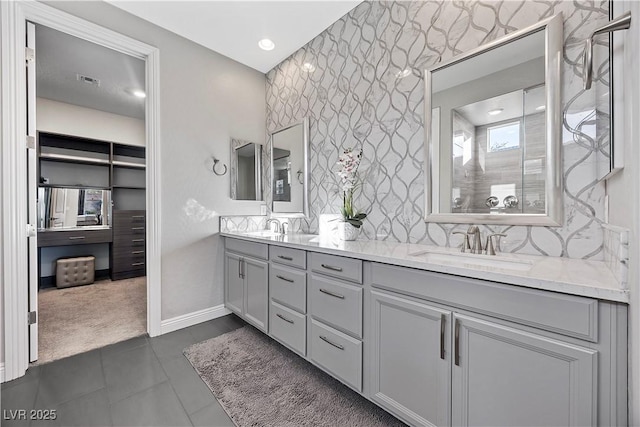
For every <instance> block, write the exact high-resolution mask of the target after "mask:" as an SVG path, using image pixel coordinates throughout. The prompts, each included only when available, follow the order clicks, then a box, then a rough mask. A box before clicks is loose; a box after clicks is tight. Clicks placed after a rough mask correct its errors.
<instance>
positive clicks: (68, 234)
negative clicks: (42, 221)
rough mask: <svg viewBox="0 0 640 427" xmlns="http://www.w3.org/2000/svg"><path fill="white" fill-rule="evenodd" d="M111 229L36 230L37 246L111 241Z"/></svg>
mask: <svg viewBox="0 0 640 427" xmlns="http://www.w3.org/2000/svg"><path fill="white" fill-rule="evenodd" d="M111 240H112V237H111V229H110V228H105V229H104V230H73V231H40V232H38V247H39V248H44V247H47V246H67V245H86V244H90V243H109V242H111Z"/></svg>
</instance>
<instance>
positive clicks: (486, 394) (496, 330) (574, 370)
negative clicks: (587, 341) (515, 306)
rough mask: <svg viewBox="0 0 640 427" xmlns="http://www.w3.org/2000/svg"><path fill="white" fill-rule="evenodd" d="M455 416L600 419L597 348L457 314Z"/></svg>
mask: <svg viewBox="0 0 640 427" xmlns="http://www.w3.org/2000/svg"><path fill="white" fill-rule="evenodd" d="M452 378H453V400H452V406H453V411H452V417H453V424H454V425H461V426H488V425H491V426H525V425H528V426H530V425H535V426H556V427H557V426H591V425H595V424H596V423H597V418H596V399H597V389H596V385H597V384H596V381H597V352H596V351H594V350H592V349H588V348H582V347H578V346H575V345H571V344H567V343H564V342H561V341H556V340H553V339H550V338H547V337H543V336H540V335H535V334H531V333H528V332H524V331H520V330H517V329H512V328H509V327H506V326H502V325H498V324H494V323H491V322H486V321H483V320H479V319H475V318H472V317H467V316H463V315H457V314H456V315H455V316H454V366H453V375H452Z"/></svg>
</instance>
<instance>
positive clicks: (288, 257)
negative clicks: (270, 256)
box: [278, 255, 293, 261]
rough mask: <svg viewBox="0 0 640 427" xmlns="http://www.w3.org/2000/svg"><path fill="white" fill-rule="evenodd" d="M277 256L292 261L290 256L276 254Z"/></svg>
mask: <svg viewBox="0 0 640 427" xmlns="http://www.w3.org/2000/svg"><path fill="white" fill-rule="evenodd" d="M278 258H282V259H283V260H285V261H293V258H291V257H290V256H284V255H278Z"/></svg>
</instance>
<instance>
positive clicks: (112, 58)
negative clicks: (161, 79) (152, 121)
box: [36, 25, 145, 119]
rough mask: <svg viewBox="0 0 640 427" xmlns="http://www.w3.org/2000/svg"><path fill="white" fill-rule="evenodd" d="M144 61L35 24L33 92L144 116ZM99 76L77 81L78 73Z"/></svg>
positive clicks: (70, 102)
mask: <svg viewBox="0 0 640 427" xmlns="http://www.w3.org/2000/svg"><path fill="white" fill-rule="evenodd" d="M144 73H145V64H144V61H142V60H140V59H137V58H134V57H132V56H129V55H125V54H123V53H120V52H116V51H114V50H111V49H108V48H106V47H103V46H100V45H97V44H94V43H91V42H88V41H86V40H83V39H79V38H77V37H74V36H70V35H68V34H65V33H62V32H60V31H56V30H53V29H51V28H48V27H44V26H42V25H36V96H38V97H41V98H47V99H52V100H54V101H59V102H66V103H68V104H73V105H79V106H81V107H86V108H92V109H95V110H101V111H106V112H109V113H113V114H119V115H121V116H128V117H134V118H137V119H144V106H145V102H144V99H142V98H137V97H135V96H133V95H132V94H131V91H133V90H136V89H140V90H143V91H144V88H145V81H144ZM78 74H81V75H85V76H88V77H92V78H95V79H98V80H100V85H99V86H96V85H90V84H87V83H84V82H82V81H79V80H78V78H77V75H78Z"/></svg>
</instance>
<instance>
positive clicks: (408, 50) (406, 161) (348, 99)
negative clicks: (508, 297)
mask: <svg viewBox="0 0 640 427" xmlns="http://www.w3.org/2000/svg"><path fill="white" fill-rule="evenodd" d="M559 12H562V13H563V14H564V21H565V22H564V38H565V40H564V41H565V43H564V67H563V93H562V100H563V112H564V128H563V148H564V149H563V155H564V181H565V194H564V206H565V221H564V225H563V226H562V227H523V226H496V225H491V226H489V225H482V226H481V229H482V230H483V232H485V233H486V232H502V233H506V234H508V236H509V237H508V238H507V239H506V241H503V245H502V246H503V247H502V248H503V250H505V251H510V252H519V253H532V254H542V255H550V256H565V257H572V258H590V259H597V260H601V259H602V258H603V250H602V244H603V240H602V239H603V237H602V236H603V233H602V227H601V224H602V222H603V217H604V202H603V198H604V185H603V184H602V183H599V182H598V179H597V176H598V171H597V169H598V164H599V162H598V161H597V156H598V152H599V150H600V149H601V148H602V147H603V146H606V145H608V142H609V141H608V138H609V115H608V102H609V99H608V72H609V61H608V46H607V45H606V40H599V42H598V44H597V45H596V50H595V61H596V67H595V73H594V75H595V78H596V82H595V84H594V87H593V89H592V90H590V91H587V92H585V91H583V90H582V64H581V55H582V52H583V47H584V40H585V38H586V37H587V36H588V34H589V33H590V32H591V31H592V30H593V29H594V28H596V27H597V26H599V25H602V24H603V23H605V22H607V20H608V19H609V16H608V14H609V4H608V2H607V1H600V2H593V1H581V2H569V1H535V2H534V1H418V2H405V1H401V2H386V1H385V2H371V1H366V2H364V3H361V4H360V5H359V6H357V7H356V8H355V9H354V10H352V11H351V12H350V13H349V14H347V15H345V16H344V17H343V18H341V19H340V20H338V21H337V22H336V23H334V24H333V25H332V26H331V27H329V28H328V29H327V30H325V31H324V32H323V33H321V34H320V35H318V36H317V37H316V38H315V39H313V40H312V41H311V42H310V43H308V44H307V45H305V46H304V47H302V48H301V49H300V50H298V51H297V52H295V53H294V54H293V55H292V56H291V57H289V58H287V59H286V60H285V61H283V62H282V63H281V64H279V65H278V66H277V67H276V68H274V69H273V70H271V71H270V72H269V73H268V74H267V131H268V132H272V131H274V130H275V129H278V128H281V127H283V126H286V125H288V124H290V123H293V122H295V121H298V120H300V119H302V118H304V117H307V116H308V117H309V119H310V164H311V171H310V175H311V182H310V203H311V215H310V218H309V219H308V221H306V224H305V227H306V229H307V230H306V231H309V232H317V229H318V217H319V215H320V214H323V213H336V212H339V206H340V203H341V197H340V194H339V188H338V180H337V176H336V174H335V171H336V170H337V167H336V161H337V158H338V154H339V152H340V150H342V149H343V148H346V147H354V146H355V147H360V148H362V149H363V150H364V160H363V164H362V166H361V171H362V172H363V177H364V184H363V187H362V191H361V192H360V194H359V196H358V198H357V206H358V207H360V208H361V209H363V210H366V211H368V212H369V216H368V217H367V219H366V221H365V225H364V227H363V230H364V231H363V233H364V235H365V236H366V237H367V238H370V239H389V240H394V241H400V242H411V243H424V244H431V245H438V246H458V245H459V244H460V241H459V238H460V236H452V235H451V233H452V231H455V230H466V228H467V227H468V226H467V225H456V224H435V223H425V222H424V220H423V218H424V178H423V167H424V155H423V143H424V130H423V124H424V81H423V74H424V70H425V69H426V68H429V67H431V66H433V65H434V64H436V63H438V62H440V61H445V60H448V59H449V58H451V57H453V56H455V55H458V54H460V53H463V52H465V51H468V50H470V49H473V48H475V47H477V46H479V45H482V44H484V43H487V42H489V41H491V40H494V39H496V38H498V37H501V36H503V35H505V34H507V33H510V32H512V31H514V30H517V29H521V28H525V27H527V26H529V25H532V24H534V23H536V22H538V21H539V20H541V19H544V18H547V17H550V16H553V15H555V14H557V13H559ZM604 39H606V37H605V38H604ZM305 63H310V64H313V65H314V67H315V69H314V70H313V71H311V72H309V71H306V70H305V69H303V67H302V66H303V64H305ZM407 68H408V69H410V70H411V73H410V74H409V75H408V76H406V77H404V78H399V76H398V73H399V72H400V71H402V70H404V69H407ZM267 153H268V150H267ZM266 176H269V175H268V174H266ZM265 187H266V191H265V194H266V195H267V196H268V195H269V194H270V183H269V181H268V180H266V182H265ZM479 225H480V224H479Z"/></svg>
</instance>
